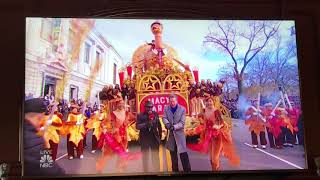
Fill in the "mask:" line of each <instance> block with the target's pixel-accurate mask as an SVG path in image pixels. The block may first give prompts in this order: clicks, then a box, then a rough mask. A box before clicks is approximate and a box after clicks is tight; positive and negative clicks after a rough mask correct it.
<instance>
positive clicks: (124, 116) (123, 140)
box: [110, 100, 135, 151]
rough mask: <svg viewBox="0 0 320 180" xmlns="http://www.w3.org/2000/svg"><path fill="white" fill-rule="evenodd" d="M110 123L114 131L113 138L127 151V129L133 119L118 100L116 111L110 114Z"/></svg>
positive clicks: (122, 102)
mask: <svg viewBox="0 0 320 180" xmlns="http://www.w3.org/2000/svg"><path fill="white" fill-rule="evenodd" d="M110 118H111V122H112V123H113V127H114V130H115V138H116V139H117V141H118V142H119V143H120V144H121V145H122V146H123V148H124V149H126V151H128V139H127V127H128V125H129V124H130V122H132V121H133V120H134V119H135V117H134V116H133V114H131V113H130V112H128V111H126V109H125V102H124V101H123V100H119V101H118V102H117V109H116V110H115V111H113V112H112V113H111V116H110Z"/></svg>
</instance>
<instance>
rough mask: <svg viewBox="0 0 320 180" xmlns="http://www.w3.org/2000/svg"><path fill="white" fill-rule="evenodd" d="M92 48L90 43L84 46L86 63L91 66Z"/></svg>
mask: <svg viewBox="0 0 320 180" xmlns="http://www.w3.org/2000/svg"><path fill="white" fill-rule="evenodd" d="M90 48H91V46H90V45H89V44H88V43H85V46H84V53H85V55H84V63H86V64H89V60H90Z"/></svg>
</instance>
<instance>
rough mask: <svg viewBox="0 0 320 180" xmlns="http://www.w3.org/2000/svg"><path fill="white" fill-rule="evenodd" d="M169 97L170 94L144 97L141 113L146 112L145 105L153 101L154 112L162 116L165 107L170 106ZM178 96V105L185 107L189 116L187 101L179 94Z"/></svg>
mask: <svg viewBox="0 0 320 180" xmlns="http://www.w3.org/2000/svg"><path fill="white" fill-rule="evenodd" d="M169 96H170V94H169V93H168V94H152V95H147V96H145V97H143V99H142V100H141V103H140V104H139V106H140V112H143V111H144V104H145V103H146V102H147V101H151V102H152V103H153V104H154V106H153V110H154V111H156V112H158V114H159V115H160V116H162V115H163V111H164V107H165V106H166V105H169ZM176 96H177V100H178V103H179V104H180V105H181V106H183V107H185V109H186V114H189V108H188V103H187V101H186V99H185V98H184V97H182V96H180V95H178V94H176Z"/></svg>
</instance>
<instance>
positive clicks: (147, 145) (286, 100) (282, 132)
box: [22, 17, 307, 176]
mask: <svg viewBox="0 0 320 180" xmlns="http://www.w3.org/2000/svg"><path fill="white" fill-rule="evenodd" d="M25 37H26V41H25V44H26V46H25V103H24V118H23V145H22V146H23V148H22V157H23V158H22V159H23V169H24V172H23V173H24V175H25V176H71V175H80V176H84V175H98V176H110V175H136V174H171V173H178V172H180V173H190V172H191V173H192V172H217V171H219V172H220V171H230V172H231V171H248V170H298V169H307V164H306V155H305V148H304V133H303V125H302V124H303V119H302V111H301V100H300V85H299V72H298V60H297V44H296V33H295V22H294V21H290V20H169V19H162V20H152V19H84V18H35V17H32V18H26V36H25Z"/></svg>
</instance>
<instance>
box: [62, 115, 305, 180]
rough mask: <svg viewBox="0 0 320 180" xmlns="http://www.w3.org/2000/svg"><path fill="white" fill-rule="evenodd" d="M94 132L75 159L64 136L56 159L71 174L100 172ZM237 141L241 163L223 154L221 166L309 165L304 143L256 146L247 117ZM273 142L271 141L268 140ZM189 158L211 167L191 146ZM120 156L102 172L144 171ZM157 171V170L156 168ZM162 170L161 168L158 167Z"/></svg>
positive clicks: (198, 167) (238, 123)
mask: <svg viewBox="0 0 320 180" xmlns="http://www.w3.org/2000/svg"><path fill="white" fill-rule="evenodd" d="M91 135H92V132H89V133H88V134H87V144H88V146H87V148H86V149H85V150H84V158H83V159H78V158H75V159H73V160H68V159H67V155H66V152H67V149H66V138H65V137H62V138H61V141H60V144H59V149H58V156H57V157H58V158H57V160H56V163H57V164H58V165H59V166H60V167H62V168H63V169H64V170H65V171H66V174H68V175H76V174H80V175H94V174H97V173H98V172H96V168H95V167H96V162H97V160H98V159H99V158H100V157H101V152H100V151H97V152H96V153H94V154H92V153H91ZM232 136H233V141H234V144H235V146H236V150H237V154H238V155H239V156H240V166H239V167H233V166H231V165H230V164H229V163H228V160H227V159H226V158H225V157H223V156H222V157H221V170H223V171H228V170H278V169H305V168H306V160H305V156H304V147H303V146H301V145H295V146H294V147H285V148H284V149H271V148H270V147H269V146H268V147H267V149H261V148H257V149H255V148H252V147H251V137H250V133H249V131H248V127H247V126H246V125H245V124H244V121H243V120H237V119H234V120H233V129H232ZM268 145H269V144H268ZM129 151H130V152H139V151H140V147H139V144H138V143H130V144H129ZM188 154H189V159H190V163H191V168H192V171H211V165H210V161H209V156H208V155H205V154H200V153H198V152H194V151H191V150H189V151H188ZM117 160H118V157H117V156H116V155H114V156H113V157H112V158H111V159H109V160H108V161H107V164H106V166H105V168H104V169H103V171H102V172H100V173H99V174H100V175H119V173H122V175H123V173H124V174H127V175H128V174H139V173H143V168H142V160H141V159H139V160H130V161H128V162H127V167H126V169H125V170H124V171H122V172H121V171H119V169H118V168H117V165H116V164H117ZM179 169H180V170H181V171H182V165H181V163H180V160H179ZM164 172H167V167H166V159H165V156H164ZM152 173H156V172H152ZM158 173H159V171H158Z"/></svg>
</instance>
